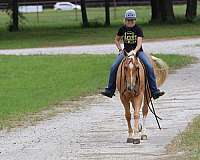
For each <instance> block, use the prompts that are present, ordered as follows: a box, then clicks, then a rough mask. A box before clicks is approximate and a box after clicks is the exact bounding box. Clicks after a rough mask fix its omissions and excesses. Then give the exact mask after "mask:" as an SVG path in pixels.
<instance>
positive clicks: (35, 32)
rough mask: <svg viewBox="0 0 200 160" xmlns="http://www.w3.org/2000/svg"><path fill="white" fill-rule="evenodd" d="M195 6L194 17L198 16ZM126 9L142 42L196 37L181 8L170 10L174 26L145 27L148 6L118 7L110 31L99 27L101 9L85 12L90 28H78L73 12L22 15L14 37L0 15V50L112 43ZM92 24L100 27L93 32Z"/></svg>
mask: <svg viewBox="0 0 200 160" xmlns="http://www.w3.org/2000/svg"><path fill="white" fill-rule="evenodd" d="M199 6H200V5H198V13H200V7H199ZM128 8H134V9H135V10H136V11H137V14H138V21H137V23H138V24H139V25H141V26H142V28H143V30H144V35H145V39H151V40H154V39H160V38H177V37H179V38H180V37H191V36H192V37H195V36H199V35H200V17H199V16H198V18H197V20H196V21H195V22H194V23H186V22H184V20H183V19H182V18H180V17H183V16H184V13H185V5H176V6H174V11H175V15H176V17H177V22H176V23H175V24H171V25H170V24H149V23H148V22H149V20H150V12H151V11H150V6H134V7H133V6H129V7H118V8H117V11H116V17H115V16H114V8H111V22H112V25H111V27H103V22H104V8H88V17H89V21H90V22H91V23H92V24H93V26H94V27H91V28H85V29H84V28H82V27H81V14H80V11H78V18H77V20H75V13H74V11H67V12H65V11H64V12H63V11H54V10H45V11H44V12H43V13H40V14H39V22H38V21H37V16H36V14H33V13H31V14H24V17H25V18H26V20H25V21H23V23H24V24H23V30H22V31H21V32H18V33H16V32H15V33H10V32H7V31H6V26H7V24H8V22H9V17H8V16H7V15H6V14H5V13H2V12H1V13H0V19H1V21H0V49H7V48H32V47H53V46H67V45H86V44H104V43H113V39H114V36H115V34H116V32H117V30H118V28H119V27H120V26H121V25H122V24H123V14H124V11H125V10H126V9H128ZM95 23H97V24H100V26H101V27H98V28H96V27H95Z"/></svg>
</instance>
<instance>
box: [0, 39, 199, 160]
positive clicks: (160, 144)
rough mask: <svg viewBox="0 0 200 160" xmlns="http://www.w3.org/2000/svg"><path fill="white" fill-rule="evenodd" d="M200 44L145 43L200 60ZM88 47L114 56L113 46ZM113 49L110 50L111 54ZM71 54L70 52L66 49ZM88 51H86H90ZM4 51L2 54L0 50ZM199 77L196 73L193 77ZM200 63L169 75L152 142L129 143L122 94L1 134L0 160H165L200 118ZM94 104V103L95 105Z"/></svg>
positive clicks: (151, 131)
mask: <svg viewBox="0 0 200 160" xmlns="http://www.w3.org/2000/svg"><path fill="white" fill-rule="evenodd" d="M198 44H200V39H192V40H175V41H174V40H172V41H161V42H148V43H145V49H146V48H148V51H149V52H151V51H153V52H162V53H181V54H191V55H195V56H198V57H199V58H200V54H198V52H200V46H199V45H198ZM106 46H107V48H106V47H105V45H104V46H102V47H100V46H98V47H94V46H92V47H91V48H89V47H88V46H87V47H86V46H84V47H77V49H73V50H74V51H75V52H76V51H77V50H78V48H85V47H86V49H88V50H90V51H91V53H94V51H95V48H96V49H97V53H102V50H99V48H103V50H104V51H105V50H106V51H107V53H110V52H112V51H113V48H112V47H111V45H106ZM109 47H110V50H109ZM68 49H69V48H68ZM88 50H86V51H88ZM1 52H2V51H1ZM195 73H196V74H195ZM199 73H200V63H198V64H195V65H191V66H189V67H187V68H184V69H181V70H179V71H177V73H176V74H170V75H169V77H168V79H167V81H166V83H165V84H164V85H163V87H162V88H163V89H164V90H166V91H167V94H166V95H165V96H163V97H162V98H160V99H159V101H156V102H155V108H156V110H157V113H158V114H159V115H160V116H161V117H162V118H163V120H162V121H161V125H162V128H163V129H162V130H161V131H160V130H159V129H157V125H156V122H155V119H154V118H153V115H152V114H149V117H148V120H147V129H148V133H149V139H148V140H147V141H143V142H142V143H141V144H139V145H133V144H127V143H125V142H126V138H127V125H126V121H125V118H124V110H123V108H122V105H121V102H120V101H119V98H118V95H117V96H116V97H114V98H113V99H107V98H104V97H101V96H100V95H97V96H93V97H90V103H89V104H87V105H86V104H84V105H82V106H81V107H80V108H79V109H77V110H76V111H73V112H68V113H61V114H59V115H57V116H56V117H53V118H52V119H50V120H46V121H43V122H40V123H38V124H37V125H36V126H29V127H27V128H19V129H16V130H15V131H11V132H9V133H6V132H5V131H1V132H0V159H1V160H36V159H37V160H76V159H77V160H89V159H106V160H107V159H108V160H115V159H121V160H130V159H134V160H140V159H142V160H144V159H145V160H151V159H156V160H157V159H159V158H161V157H166V156H167V155H166V154H165V146H166V145H167V144H168V143H169V142H170V141H171V140H172V139H173V137H174V136H175V135H177V134H178V133H179V132H181V131H183V130H184V128H185V127H186V125H187V123H188V122H190V121H191V120H192V118H193V117H195V116H196V115H198V114H200V105H199V104H200V99H199V97H200V87H199V84H200V74H199ZM91 99H92V100H91Z"/></svg>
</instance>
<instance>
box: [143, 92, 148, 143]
mask: <svg viewBox="0 0 200 160" xmlns="http://www.w3.org/2000/svg"><path fill="white" fill-rule="evenodd" d="M149 102H150V98H149V96H148V97H146V96H144V105H143V108H142V114H143V119H142V121H143V124H142V133H141V139H142V140H146V139H147V131H146V118H147V114H148V105H149Z"/></svg>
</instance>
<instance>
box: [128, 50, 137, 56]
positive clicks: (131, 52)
mask: <svg viewBox="0 0 200 160" xmlns="http://www.w3.org/2000/svg"><path fill="white" fill-rule="evenodd" d="M131 55H132V56H136V52H135V50H132V51H130V52H129V53H128V56H131Z"/></svg>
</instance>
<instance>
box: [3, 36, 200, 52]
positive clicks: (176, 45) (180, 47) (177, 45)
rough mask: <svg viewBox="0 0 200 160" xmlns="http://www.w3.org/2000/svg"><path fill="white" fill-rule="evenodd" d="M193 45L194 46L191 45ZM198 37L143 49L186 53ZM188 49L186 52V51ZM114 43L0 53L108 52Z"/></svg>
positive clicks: (198, 42) (199, 42)
mask: <svg viewBox="0 0 200 160" xmlns="http://www.w3.org/2000/svg"><path fill="white" fill-rule="evenodd" d="M193 46H194V47H193ZM195 46H198V47H199V46H200V38H194V39H186V40H184V39H183V40H165V41H163V40H162V41H159V42H145V43H144V46H143V47H144V50H145V51H147V52H161V53H169V52H170V53H188V52H190V53H191V51H192V52H194V51H195V52H198V48H197V47H195ZM187 51H188V52H187ZM116 52H117V50H116V48H115V45H114V44H105V45H90V46H88V45H85V46H68V47H53V48H30V49H11V50H0V55H1V54H3V55H55V54H83V53H84V54H110V53H116Z"/></svg>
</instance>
